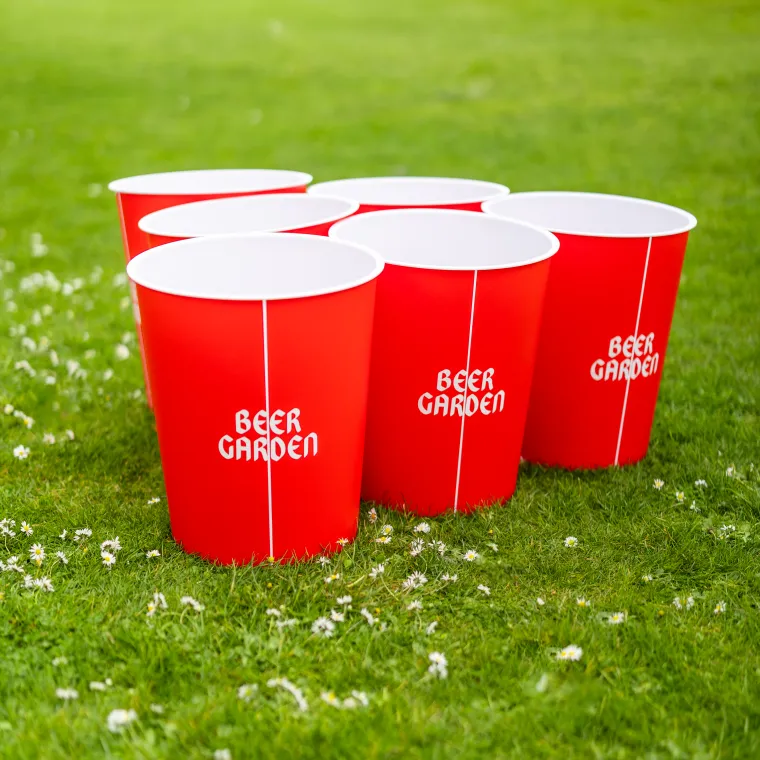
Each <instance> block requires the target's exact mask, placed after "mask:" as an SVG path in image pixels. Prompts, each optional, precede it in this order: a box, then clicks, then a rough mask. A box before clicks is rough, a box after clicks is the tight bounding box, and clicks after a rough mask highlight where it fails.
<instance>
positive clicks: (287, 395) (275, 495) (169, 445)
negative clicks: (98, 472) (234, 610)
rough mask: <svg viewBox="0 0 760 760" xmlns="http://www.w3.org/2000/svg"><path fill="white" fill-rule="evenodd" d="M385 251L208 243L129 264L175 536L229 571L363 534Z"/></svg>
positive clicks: (307, 240)
mask: <svg viewBox="0 0 760 760" xmlns="http://www.w3.org/2000/svg"><path fill="white" fill-rule="evenodd" d="M382 268H383V263H382V261H381V260H380V259H379V257H377V256H376V255H375V254H374V253H373V252H371V251H369V250H366V249H364V248H362V247H360V246H356V245H350V244H347V243H341V242H338V241H335V240H330V239H329V238H326V237H319V236H317V235H278V234H256V235H239V236H234V235H230V236H220V237H213V236H212V237H203V238H195V239H192V240H183V241H180V242H178V243H169V244H167V245H162V246H158V247H157V248H153V249H151V250H149V251H146V252H145V253H143V254H142V255H140V256H138V257H137V258H135V259H133V260H132V261H131V262H130V263H129V265H128V266H127V273H128V274H129V276H130V278H131V279H132V281H133V282H134V283H135V284H136V287H137V295H138V300H139V304H140V311H141V313H142V319H143V321H142V327H143V338H144V340H145V354H146V358H147V363H148V376H149V379H150V383H151V388H152V389H153V401H154V405H155V413H156V427H157V431H158V443H159V447H160V450H161V461H162V465H163V470H164V478H165V481H166V493H167V498H168V502H169V515H170V518H171V525H172V533H173V534H174V538H175V539H176V541H177V542H178V543H179V544H181V546H182V548H183V549H184V550H185V551H188V552H193V553H197V554H200V555H201V556H202V557H204V558H205V559H209V560H213V561H216V562H221V563H232V562H235V563H239V564H243V563H248V562H257V563H260V562H262V561H265V560H266V559H267V558H272V561H274V560H278V561H287V560H290V559H295V558H302V557H307V556H310V555H313V554H316V553H318V552H323V551H333V550H335V549H337V548H338V541H339V539H343V538H348V539H352V538H353V537H354V536H355V535H356V526H357V520H358V515H359V494H360V485H361V467H362V447H363V443H364V428H365V418H366V403H367V383H368V376H369V361H370V345H371V337H372V320H373V314H374V304H375V283H376V278H377V276H378V274H379V273H380V272H381V271H382Z"/></svg>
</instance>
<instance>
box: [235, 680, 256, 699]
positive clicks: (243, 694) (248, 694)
mask: <svg viewBox="0 0 760 760" xmlns="http://www.w3.org/2000/svg"><path fill="white" fill-rule="evenodd" d="M258 690H259V687H258V686H257V685H256V684H255V683H244V684H243V685H242V686H238V690H237V698H238V699H239V700H241V701H243V702H250V701H251V700H252V699H253V698H254V697H255V696H256V692H257V691H258Z"/></svg>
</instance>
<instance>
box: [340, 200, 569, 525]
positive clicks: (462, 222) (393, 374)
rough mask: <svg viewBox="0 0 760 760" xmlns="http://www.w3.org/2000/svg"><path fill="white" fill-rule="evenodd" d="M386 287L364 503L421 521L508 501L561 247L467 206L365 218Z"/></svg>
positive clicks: (353, 228) (363, 235) (367, 240)
mask: <svg viewBox="0 0 760 760" xmlns="http://www.w3.org/2000/svg"><path fill="white" fill-rule="evenodd" d="M330 237H331V238H334V239H337V240H344V241H347V242H353V243H358V244H361V245H366V246H367V247H370V248H372V249H373V250H375V251H377V252H378V253H379V254H380V256H382V258H383V259H384V260H385V262H386V266H385V270H384V271H383V274H382V275H381V276H380V278H379V279H378V285H377V307H376V310H375V330H374V336H373V345H372V367H371V373H370V391H369V406H368V413H367V437H366V442H365V458H364V477H363V482H362V497H363V498H364V499H366V500H370V501H375V502H378V503H381V504H384V505H387V506H390V507H394V508H398V509H401V508H406V509H408V510H410V511H412V512H414V513H416V514H419V515H436V514H440V513H441V512H444V511H446V510H447V509H450V508H453V509H455V510H463V511H466V510H470V509H473V508H476V507H478V506H481V505H483V504H486V503H491V502H494V501H497V500H501V499H506V498H508V497H510V496H511V495H512V493H513V491H514V488H515V483H516V480H517V469H518V465H519V461H520V446H521V443H522V436H523V427H524V424H525V415H526V412H527V406H528V394H529V392H530V380H531V375H532V371H533V360H534V355H535V348H536V341H537V339H538V327H539V321H540V315H541V305H542V302H543V296H544V289H545V285H546V278H547V275H548V272H549V260H550V258H551V256H552V255H553V254H554V253H555V251H556V250H557V247H558V245H559V244H558V242H557V239H556V238H555V237H554V236H553V235H552V234H551V233H549V232H546V231H545V230H539V229H537V228H535V227H532V226H530V225H527V224H522V223H520V222H510V221H503V220H501V219H494V218H492V217H488V216H486V215H485V214H473V213H471V212H469V211H442V210H420V209H407V210H402V211H377V212H373V213H367V214H359V215H357V216H353V217H351V218H350V219H345V220H343V221H342V222H338V223H337V224H336V225H335V226H334V227H333V228H332V229H331V230H330Z"/></svg>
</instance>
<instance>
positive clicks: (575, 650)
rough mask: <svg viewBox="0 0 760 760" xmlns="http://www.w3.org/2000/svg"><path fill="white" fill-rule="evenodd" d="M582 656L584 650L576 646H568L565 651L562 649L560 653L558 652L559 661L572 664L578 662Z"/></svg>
mask: <svg viewBox="0 0 760 760" xmlns="http://www.w3.org/2000/svg"><path fill="white" fill-rule="evenodd" d="M582 656H583V650H582V649H581V648H580V647H579V646H576V645H575V644H570V645H569V646H566V647H565V648H564V649H560V651H559V652H557V659H558V660H566V661H570V662H578V660H580V659H581V657H582Z"/></svg>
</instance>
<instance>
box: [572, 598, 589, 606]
mask: <svg viewBox="0 0 760 760" xmlns="http://www.w3.org/2000/svg"><path fill="white" fill-rule="evenodd" d="M575 603H576V604H577V605H578V606H579V607H590V606H591V602H589V600H588V599H586V597H585V596H580V597H578V598H577V599H576V600H575Z"/></svg>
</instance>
